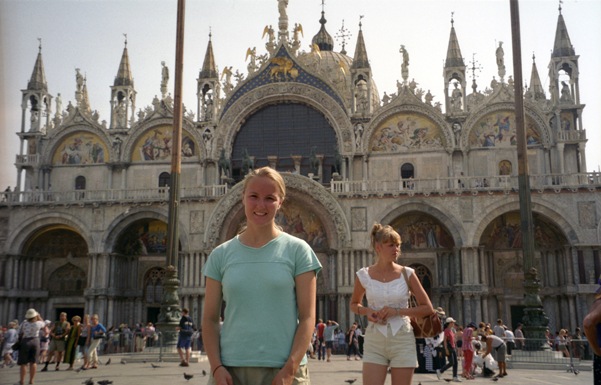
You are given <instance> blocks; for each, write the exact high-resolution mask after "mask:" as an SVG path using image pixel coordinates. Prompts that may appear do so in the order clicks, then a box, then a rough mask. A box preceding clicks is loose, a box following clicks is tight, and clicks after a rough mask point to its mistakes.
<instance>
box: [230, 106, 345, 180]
mask: <svg viewBox="0 0 601 385" xmlns="http://www.w3.org/2000/svg"><path fill="white" fill-rule="evenodd" d="M336 144H337V140H336V133H335V132H334V129H333V128H332V127H331V126H330V124H329V123H328V121H327V120H326V118H325V116H324V115H323V114H322V113H321V112H319V111H317V110H315V109H313V108H311V107H309V106H306V105H303V104H277V105H271V106H267V107H265V108H263V109H261V110H259V111H257V112H256V113H255V114H254V115H252V116H250V117H249V118H248V119H247V120H246V122H245V123H244V124H243V125H242V127H241V128H240V132H239V133H238V135H237V136H236V139H235V141H234V145H233V154H232V174H233V177H234V178H236V179H240V173H241V172H240V170H241V168H242V160H243V158H244V151H245V150H246V151H247V152H248V155H249V156H251V157H253V156H254V157H255V158H254V167H255V168H256V167H263V166H268V165H269V162H268V159H267V157H268V156H277V157H278V161H277V169H278V171H292V170H293V168H294V162H293V160H292V157H291V156H292V155H301V156H302V160H301V174H302V175H307V174H308V173H309V172H311V171H310V168H309V156H310V154H311V149H312V148H313V147H315V153H316V154H318V155H319V154H322V155H324V159H323V173H324V174H323V181H324V182H329V181H330V179H331V175H332V167H333V166H334V154H335V152H336Z"/></svg>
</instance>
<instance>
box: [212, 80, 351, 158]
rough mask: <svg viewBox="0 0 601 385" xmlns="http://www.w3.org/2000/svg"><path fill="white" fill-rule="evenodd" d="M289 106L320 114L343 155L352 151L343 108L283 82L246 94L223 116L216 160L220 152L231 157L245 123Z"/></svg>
mask: <svg viewBox="0 0 601 385" xmlns="http://www.w3.org/2000/svg"><path fill="white" fill-rule="evenodd" d="M283 101H286V102H287V103H300V104H305V105H307V106H309V107H311V108H313V109H315V110H317V111H319V112H321V113H322V114H323V115H324V116H325V117H326V119H327V120H328V122H330V124H331V125H332V128H333V129H334V132H335V133H336V137H337V138H338V147H339V148H340V149H341V153H342V154H349V153H351V151H352V150H353V133H352V129H351V123H350V121H349V119H348V116H347V115H346V112H345V111H344V109H343V108H342V107H341V105H340V104H339V103H338V102H337V101H336V100H335V99H334V98H332V97H331V96H330V95H328V94H327V93H325V92H323V91H321V90H319V89H316V88H314V87H311V86H309V85H306V84H302V83H293V82H280V83H270V84H268V85H263V86H260V87H257V88H255V89H253V90H252V91H249V92H247V93H245V94H244V95H243V96H242V97H240V99H239V100H238V101H236V103H235V104H233V105H232V106H231V107H230V108H229V109H228V110H227V111H226V112H225V114H224V115H223V116H222V118H221V121H220V123H219V126H218V127H217V129H216V133H217V135H216V137H215V139H216V140H214V143H215V145H214V147H213V151H214V153H213V154H212V155H213V158H217V157H218V156H217V155H216V154H218V152H219V151H220V150H221V148H224V149H225V150H226V153H227V154H231V153H232V145H233V143H234V138H235V136H236V134H237V132H238V131H239V130H240V128H241V127H242V125H243V124H244V121H245V119H246V118H247V117H248V116H250V115H252V114H253V113H254V112H255V111H258V110H259V109H261V108H263V107H265V106H267V105H270V104H279V103H282V102H283Z"/></svg>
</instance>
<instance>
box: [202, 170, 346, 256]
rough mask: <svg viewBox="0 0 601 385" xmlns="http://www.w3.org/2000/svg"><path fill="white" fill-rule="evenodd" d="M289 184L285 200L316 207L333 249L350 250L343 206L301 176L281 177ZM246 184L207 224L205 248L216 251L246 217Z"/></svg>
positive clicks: (235, 189)
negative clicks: (243, 193) (243, 204)
mask: <svg viewBox="0 0 601 385" xmlns="http://www.w3.org/2000/svg"><path fill="white" fill-rule="evenodd" d="M282 176H283V178H284V181H285V183H286V195H287V198H286V199H298V200H300V201H301V202H303V204H305V205H308V207H313V208H314V209H315V213H316V214H318V215H319V218H320V220H321V222H322V224H323V226H324V230H325V232H326V234H327V235H328V237H327V238H328V247H329V248H330V249H343V248H347V247H349V246H350V245H349V243H350V227H349V225H348V222H347V220H346V217H345V216H344V212H343V210H342V208H341V207H340V204H339V203H338V202H337V201H336V199H334V197H333V196H332V195H331V194H330V193H329V191H327V190H326V189H325V188H324V187H323V186H322V185H320V184H319V183H317V182H315V181H313V180H311V179H309V178H307V177H304V176H300V175H295V174H291V173H282ZM242 189H243V183H238V184H236V185H235V186H234V187H233V188H232V189H231V190H230V191H229V193H228V194H227V195H226V196H224V197H223V198H222V199H221V201H220V202H219V204H218V206H217V207H216V208H215V209H214V210H213V213H212V214H211V217H210V218H209V220H208V223H207V229H209V230H208V231H207V232H206V234H205V245H206V246H207V247H209V248H213V247H216V246H217V245H218V244H219V243H220V242H222V241H224V240H226V239H228V237H231V236H233V235H234V234H232V230H231V229H232V228H235V227H237V224H239V223H240V220H241V219H244V218H243V217H244V213H243V209H242V203H241V195H242Z"/></svg>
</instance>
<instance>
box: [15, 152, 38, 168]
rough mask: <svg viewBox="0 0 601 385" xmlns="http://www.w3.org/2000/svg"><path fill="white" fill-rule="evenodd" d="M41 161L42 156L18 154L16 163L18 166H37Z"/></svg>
mask: <svg viewBox="0 0 601 385" xmlns="http://www.w3.org/2000/svg"><path fill="white" fill-rule="evenodd" d="M39 162H40V156H39V155H38V154H34V155H17V158H16V160H15V163H16V164H17V165H18V166H35V165H37V164H38V163H39Z"/></svg>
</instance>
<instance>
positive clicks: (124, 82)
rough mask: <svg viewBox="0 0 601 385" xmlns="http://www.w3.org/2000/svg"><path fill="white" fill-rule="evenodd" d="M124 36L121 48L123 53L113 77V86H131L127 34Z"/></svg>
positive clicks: (132, 83)
mask: <svg viewBox="0 0 601 385" xmlns="http://www.w3.org/2000/svg"><path fill="white" fill-rule="evenodd" d="M123 36H125V47H124V48H123V54H122V55H121V63H119V71H118V72H117V76H116V77H115V82H114V83H113V85H114V86H133V85H134V79H133V77H132V76H131V70H130V68H129V55H128V53H127V34H126V33H124V34H123Z"/></svg>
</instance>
